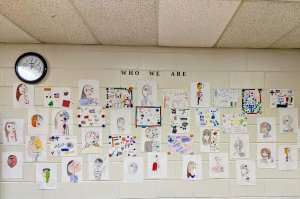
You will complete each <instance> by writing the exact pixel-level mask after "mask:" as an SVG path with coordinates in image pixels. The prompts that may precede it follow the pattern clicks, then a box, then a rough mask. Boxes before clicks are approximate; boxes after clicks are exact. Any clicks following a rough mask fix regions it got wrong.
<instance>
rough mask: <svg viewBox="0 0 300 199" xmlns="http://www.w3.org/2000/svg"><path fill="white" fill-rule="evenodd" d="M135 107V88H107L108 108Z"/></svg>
mask: <svg viewBox="0 0 300 199" xmlns="http://www.w3.org/2000/svg"><path fill="white" fill-rule="evenodd" d="M125 107H133V88H132V87H129V88H106V108H125Z"/></svg>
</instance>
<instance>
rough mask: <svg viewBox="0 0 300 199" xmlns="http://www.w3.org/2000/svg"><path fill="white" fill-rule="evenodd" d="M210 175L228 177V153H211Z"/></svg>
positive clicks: (211, 176)
mask: <svg viewBox="0 0 300 199" xmlns="http://www.w3.org/2000/svg"><path fill="white" fill-rule="evenodd" d="M209 177H210V178H228V153H210V154H209Z"/></svg>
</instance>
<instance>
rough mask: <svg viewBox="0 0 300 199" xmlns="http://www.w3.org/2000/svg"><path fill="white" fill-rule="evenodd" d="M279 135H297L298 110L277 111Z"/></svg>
mask: <svg viewBox="0 0 300 199" xmlns="http://www.w3.org/2000/svg"><path fill="white" fill-rule="evenodd" d="M279 122H280V133H292V132H293V133H297V131H298V109H297V108H293V109H280V110H279Z"/></svg>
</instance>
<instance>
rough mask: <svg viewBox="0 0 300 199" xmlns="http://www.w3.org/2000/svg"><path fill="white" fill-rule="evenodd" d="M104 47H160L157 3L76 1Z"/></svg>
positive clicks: (107, 0) (146, 1)
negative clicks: (158, 42)
mask: <svg viewBox="0 0 300 199" xmlns="http://www.w3.org/2000/svg"><path fill="white" fill-rule="evenodd" d="M73 2H74V3H75V5H76V6H77V8H78V9H79V10H80V12H81V14H82V15H83V16H84V18H85V20H86V21H87V23H88V24H89V26H90V27H91V29H92V30H93V32H94V33H95V34H96V36H97V38H98V40H99V41H100V43H101V44H112V45H157V14H156V1H155V0H73Z"/></svg>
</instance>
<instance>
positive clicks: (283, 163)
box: [278, 145, 298, 170]
mask: <svg viewBox="0 0 300 199" xmlns="http://www.w3.org/2000/svg"><path fill="white" fill-rule="evenodd" d="M278 164H279V165H278V168H279V170H297V169H298V163H297V147H296V145H280V146H279V147H278Z"/></svg>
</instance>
